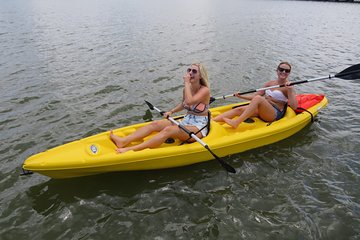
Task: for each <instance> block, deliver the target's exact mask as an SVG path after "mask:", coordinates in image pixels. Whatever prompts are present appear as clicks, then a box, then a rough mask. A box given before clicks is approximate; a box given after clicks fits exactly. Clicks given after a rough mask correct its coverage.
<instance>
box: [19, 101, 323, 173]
mask: <svg viewBox="0 0 360 240" xmlns="http://www.w3.org/2000/svg"><path fill="white" fill-rule="evenodd" d="M297 97H298V101H299V105H301V106H302V107H304V108H306V109H307V111H303V112H302V113H296V112H294V111H293V110H292V109H291V108H288V109H287V111H286V114H285V116H284V117H283V118H282V119H280V120H278V121H275V122H272V123H267V122H263V121H262V120H260V119H259V118H253V119H252V121H247V122H243V123H241V124H240V125H239V126H238V127H237V128H236V129H233V128H231V127H230V126H228V125H227V124H223V123H217V122H214V121H211V130H210V133H209V134H208V136H206V137H205V138H203V139H202V141H203V142H205V143H206V144H207V145H208V146H209V148H211V150H212V151H213V152H214V153H215V154H216V155H217V156H219V157H224V156H227V155H230V154H235V153H240V152H243V151H246V150H250V149H253V148H257V147H260V146H264V145H268V144H271V143H274V142H277V141H280V140H282V139H285V138H288V137H289V136H291V135H293V134H295V133H296V132H298V131H300V130H301V129H302V128H304V127H305V126H306V125H307V124H309V123H310V122H311V119H312V117H313V116H316V115H317V114H318V112H319V110H320V109H322V108H323V107H325V106H326V104H327V102H328V101H327V99H326V97H325V96H323V95H316V94H301V95H298V96H297ZM314 99H316V100H314ZM236 106H239V104H231V105H226V106H220V107H216V108H211V109H210V111H211V114H212V116H213V117H214V116H217V115H219V114H221V113H223V112H225V111H228V110H230V109H232V108H233V107H236ZM146 124H149V122H148V123H140V124H135V125H131V126H126V127H122V128H119V129H116V130H114V133H115V134H116V135H118V136H126V135H128V134H131V133H133V132H134V131H136V130H137V129H138V128H140V127H142V126H144V125H146ZM151 137H152V136H149V137H147V138H145V139H144V140H146V139H148V138H151ZM138 143H139V142H135V143H133V144H138ZM115 149H116V146H115V145H114V143H113V142H112V141H111V140H110V137H109V132H104V133H100V134H97V135H94V136H91V137H87V138H83V139H81V140H77V141H74V142H71V143H67V144H64V145H61V146H58V147H55V148H53V149H50V150H47V151H45V152H41V153H38V154H35V155H33V156H30V157H29V158H28V159H26V160H25V161H24V164H23V169H25V170H29V171H33V172H37V173H40V174H43V175H46V176H49V177H51V178H71V177H81V176H87V175H94V174H100V173H106V172H116V171H135V170H152V169H163V168H173V167H180V166H186V165H191V164H195V163H199V162H204V161H208V160H213V159H214V157H213V156H212V155H211V154H210V153H209V151H207V150H206V149H205V148H204V147H203V146H202V145H201V144H200V143H198V142H194V143H190V144H188V143H186V144H181V142H180V141H179V140H175V142H173V143H163V144H162V145H161V146H160V147H158V148H154V149H144V150H141V151H128V152H126V153H122V154H118V153H117V152H116V151H115Z"/></svg>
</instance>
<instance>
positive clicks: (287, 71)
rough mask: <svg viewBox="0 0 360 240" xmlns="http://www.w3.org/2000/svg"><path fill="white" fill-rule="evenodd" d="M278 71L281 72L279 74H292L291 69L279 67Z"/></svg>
mask: <svg viewBox="0 0 360 240" xmlns="http://www.w3.org/2000/svg"><path fill="white" fill-rule="evenodd" d="M278 71H279V72H282V73H283V72H286V73H290V71H291V70H290V69H286V68H281V67H279V68H278Z"/></svg>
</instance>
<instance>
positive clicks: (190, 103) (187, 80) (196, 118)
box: [110, 64, 210, 153]
mask: <svg viewBox="0 0 360 240" xmlns="http://www.w3.org/2000/svg"><path fill="white" fill-rule="evenodd" d="M183 81H184V90H183V98H182V102H181V103H179V104H178V105H177V106H175V107H174V108H172V109H171V110H169V111H168V112H166V113H165V114H164V117H165V118H167V117H168V116H170V115H172V114H173V113H176V112H179V111H181V110H184V109H185V110H187V113H186V115H185V117H184V119H183V120H182V121H181V122H180V124H181V125H183V126H184V127H186V128H187V129H188V130H190V131H191V132H194V133H196V136H197V137H199V138H202V137H205V136H206V135H207V134H208V128H207V126H208V124H209V116H208V109H209V103H210V88H209V80H208V74H207V71H206V69H205V67H204V66H203V65H202V64H191V66H190V67H189V68H188V69H187V71H186V73H185V75H184V76H183ZM153 132H158V134H156V135H155V136H154V137H152V138H150V139H149V140H147V141H145V142H142V143H140V144H138V145H133V146H128V147H127V145H128V144H130V143H131V142H134V141H137V140H140V139H143V138H144V137H147V136H149V135H150V134H152V133H153ZM110 138H111V140H112V141H113V142H114V143H115V144H116V146H117V147H118V148H117V152H119V153H124V152H127V151H129V150H134V151H139V150H142V149H145V148H155V147H158V146H160V145H161V144H162V143H164V142H165V141H166V139H168V138H178V139H180V140H181V141H187V140H188V138H189V135H188V134H187V133H185V132H184V131H183V130H181V129H180V128H179V127H178V126H176V125H174V124H172V123H171V122H170V121H168V120H166V119H163V120H158V121H154V122H152V123H150V124H148V125H146V126H144V127H142V128H140V129H138V130H137V131H136V132H134V133H132V134H130V135H128V136H125V137H119V136H116V135H115V134H114V133H113V132H112V131H111V132H110ZM190 141H194V140H190Z"/></svg>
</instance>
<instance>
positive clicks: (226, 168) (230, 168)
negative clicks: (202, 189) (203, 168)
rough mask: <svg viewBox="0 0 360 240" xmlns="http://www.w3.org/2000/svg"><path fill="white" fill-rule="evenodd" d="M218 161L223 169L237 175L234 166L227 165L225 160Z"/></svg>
mask: <svg viewBox="0 0 360 240" xmlns="http://www.w3.org/2000/svg"><path fill="white" fill-rule="evenodd" d="M218 161H219V162H220V164H221V166H222V167H223V168H225V170H226V171H228V172H231V173H236V170H235V168H233V167H232V166H230V165H229V164H227V163H226V162H225V161H224V160H222V159H218Z"/></svg>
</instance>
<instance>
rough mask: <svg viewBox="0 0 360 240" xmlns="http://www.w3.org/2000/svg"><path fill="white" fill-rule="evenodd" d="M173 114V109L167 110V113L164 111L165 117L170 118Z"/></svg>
mask: <svg viewBox="0 0 360 240" xmlns="http://www.w3.org/2000/svg"><path fill="white" fill-rule="evenodd" d="M171 114H173V112H172V111H168V112H166V113H164V115H163V116H164V118H168V117H170V115H171Z"/></svg>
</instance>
